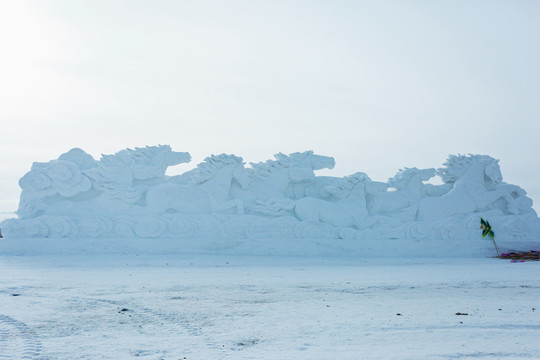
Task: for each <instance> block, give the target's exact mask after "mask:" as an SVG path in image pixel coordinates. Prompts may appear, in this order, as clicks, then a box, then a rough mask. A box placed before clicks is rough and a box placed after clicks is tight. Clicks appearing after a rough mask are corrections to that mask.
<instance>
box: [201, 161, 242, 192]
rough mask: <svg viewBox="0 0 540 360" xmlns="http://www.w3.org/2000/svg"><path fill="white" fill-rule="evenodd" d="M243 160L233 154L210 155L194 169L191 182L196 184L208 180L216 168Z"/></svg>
mask: <svg viewBox="0 0 540 360" xmlns="http://www.w3.org/2000/svg"><path fill="white" fill-rule="evenodd" d="M243 161H244V160H243V159H242V158H241V157H239V156H235V155H228V154H220V155H210V156H208V157H207V158H205V159H204V161H203V162H201V163H200V164H198V165H197V167H196V168H195V169H194V170H195V173H196V174H195V176H194V177H193V179H192V184H193V185H197V184H200V183H203V182H205V181H207V180H210V179H211V178H212V177H213V176H214V175H215V174H216V172H217V171H218V170H220V169H222V168H224V167H225V166H228V165H236V164H242V163H243Z"/></svg>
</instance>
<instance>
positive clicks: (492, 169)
mask: <svg viewBox="0 0 540 360" xmlns="http://www.w3.org/2000/svg"><path fill="white" fill-rule="evenodd" d="M490 159H491V160H492V161H490V162H489V163H487V164H486V166H485V167H484V183H485V185H486V188H487V189H488V190H493V189H495V188H496V187H497V185H499V184H500V183H501V182H502V174H501V168H500V166H499V160H495V159H493V158H490Z"/></svg>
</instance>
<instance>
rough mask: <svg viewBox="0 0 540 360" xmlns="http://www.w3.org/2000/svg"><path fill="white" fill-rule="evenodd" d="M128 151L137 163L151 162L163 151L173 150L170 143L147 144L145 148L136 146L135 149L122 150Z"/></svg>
mask: <svg viewBox="0 0 540 360" xmlns="http://www.w3.org/2000/svg"><path fill="white" fill-rule="evenodd" d="M122 151H126V152H127V153H128V154H129V155H130V156H131V157H132V158H133V160H135V163H137V164H150V163H151V161H152V159H153V158H154V157H155V156H156V155H157V154H161V153H163V152H171V151H172V149H171V147H170V145H158V146H146V147H143V148H139V147H136V148H135V149H134V150H133V149H126V150H122Z"/></svg>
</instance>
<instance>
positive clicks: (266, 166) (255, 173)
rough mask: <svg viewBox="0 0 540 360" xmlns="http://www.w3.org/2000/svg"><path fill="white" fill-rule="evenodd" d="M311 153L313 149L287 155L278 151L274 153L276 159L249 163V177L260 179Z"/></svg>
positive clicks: (299, 160)
mask: <svg viewBox="0 0 540 360" xmlns="http://www.w3.org/2000/svg"><path fill="white" fill-rule="evenodd" d="M311 155H313V151H304V152H295V153H292V154H289V155H285V154H283V153H278V154H275V155H274V158H275V159H276V160H266V161H264V162H262V161H261V162H258V163H249V165H250V166H251V168H248V169H246V170H248V171H249V174H250V177H252V178H254V179H256V180H261V179H263V178H265V177H268V176H270V175H272V174H273V173H275V172H276V171H278V170H281V169H283V168H288V167H291V165H293V164H295V163H298V162H301V161H302V160H304V159H305V158H307V157H308V156H311Z"/></svg>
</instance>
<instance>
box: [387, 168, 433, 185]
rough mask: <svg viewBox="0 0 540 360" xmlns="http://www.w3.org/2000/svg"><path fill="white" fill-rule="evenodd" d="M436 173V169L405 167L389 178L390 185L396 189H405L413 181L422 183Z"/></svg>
mask: <svg viewBox="0 0 540 360" xmlns="http://www.w3.org/2000/svg"><path fill="white" fill-rule="evenodd" d="M434 175H435V169H434V168H429V169H422V170H420V169H417V168H415V167H414V168H405V169H401V170H399V171H398V173H397V174H396V175H395V176H394V177H393V178H390V179H388V185H389V186H391V187H393V188H396V189H405V188H407V187H408V186H409V185H411V181H412V180H414V182H415V183H422V181H427V180H429V179H431V178H432V177H433V176H434Z"/></svg>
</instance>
